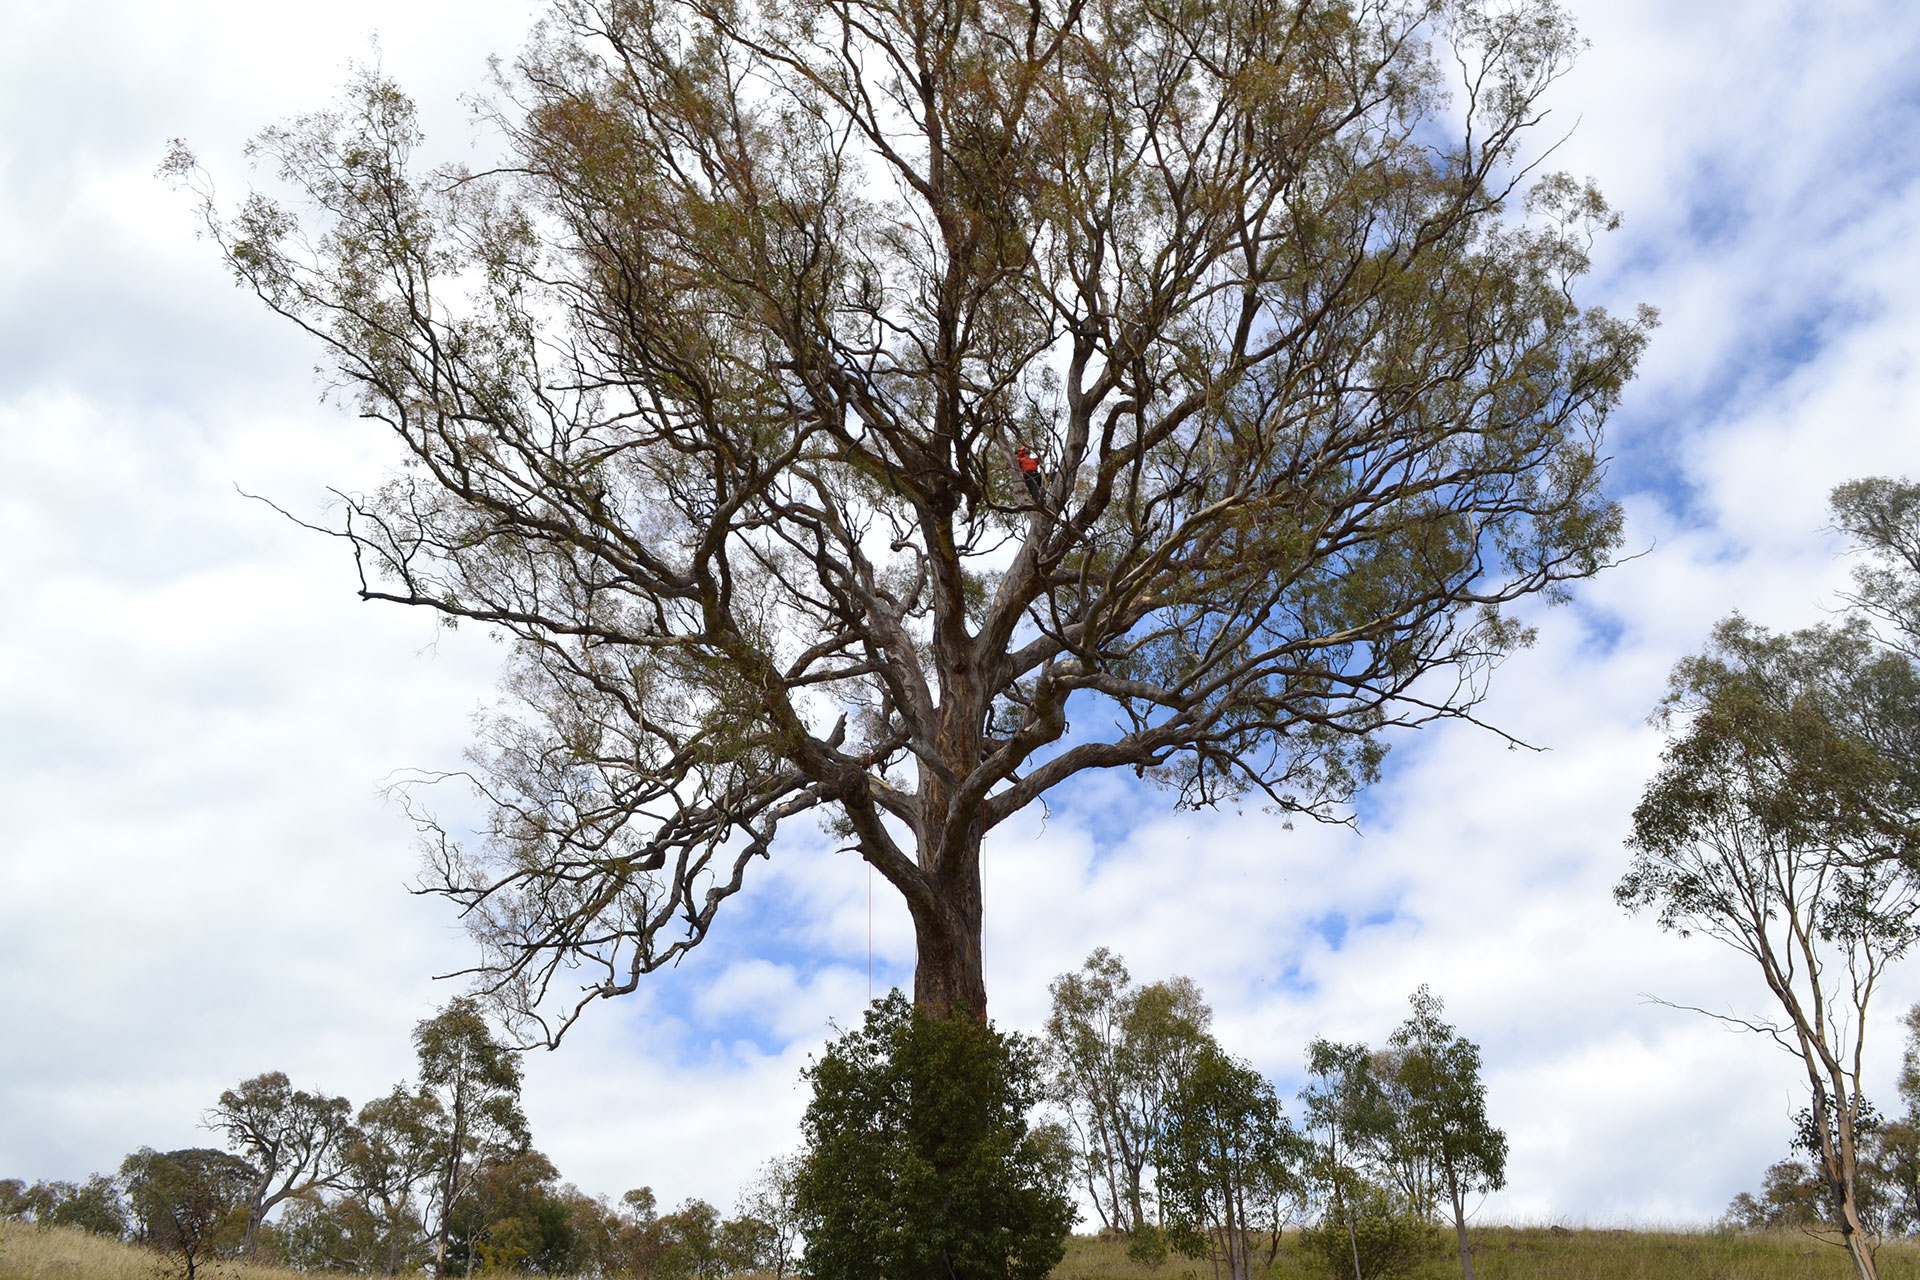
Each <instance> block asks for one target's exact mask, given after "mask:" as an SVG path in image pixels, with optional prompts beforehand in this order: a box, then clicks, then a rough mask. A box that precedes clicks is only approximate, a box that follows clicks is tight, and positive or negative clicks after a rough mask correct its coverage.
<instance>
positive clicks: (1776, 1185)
mask: <svg viewBox="0 0 1920 1280" xmlns="http://www.w3.org/2000/svg"><path fill="white" fill-rule="evenodd" d="M1723 1221H1724V1222H1725V1223H1726V1224H1727V1225H1728V1226H1730V1227H1735V1228H1738V1229H1740V1230H1743V1231H1764V1230H1772V1229H1779V1228H1785V1227H1794V1228H1805V1227H1832V1226H1833V1225H1834V1222H1833V1197H1832V1195H1831V1194H1830V1192H1829V1191H1828V1188H1827V1180H1826V1179H1825V1178H1823V1177H1821V1176H1820V1174H1819V1173H1817V1172H1815V1170H1814V1169H1813V1167H1812V1166H1811V1165H1809V1164H1808V1163H1807V1162H1806V1161H1805V1160H1804V1159H1788V1160H1781V1161H1779V1162H1778V1163H1776V1164H1773V1165H1770V1166H1769V1167H1768V1169H1767V1171H1766V1174H1765V1175H1764V1176H1763V1177H1762V1179H1761V1185H1760V1194H1759V1195H1758V1196H1755V1195H1754V1194H1753V1193H1752V1192H1748V1191H1742V1192H1741V1193H1740V1194H1738V1195H1736V1196H1735V1197H1734V1198H1733V1202H1732V1203H1731V1204H1729V1205H1728V1206H1727V1214H1726V1217H1725V1218H1724V1219H1723Z"/></svg>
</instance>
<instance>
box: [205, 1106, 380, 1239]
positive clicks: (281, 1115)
mask: <svg viewBox="0 0 1920 1280" xmlns="http://www.w3.org/2000/svg"><path fill="white" fill-rule="evenodd" d="M352 1117H353V1106H352V1104H351V1103H349V1102H348V1101H347V1100H346V1099H345V1098H329V1097H327V1096H325V1095H324V1094H319V1093H308V1092H306V1091H305V1090H304V1089H295V1088H294V1087H293V1085H292V1083H291V1082H290V1081H289V1080H288V1079H287V1077H286V1074H285V1073H284V1072H280V1071H269V1072H267V1073H266V1074H264V1075H258V1076H255V1077H253V1078H252V1079H251V1080H243V1081H242V1082H241V1083H240V1085H239V1086H238V1087H237V1088H233V1089H227V1090H224V1091H223V1092H222V1093H221V1094H220V1101H219V1104H218V1105H216V1106H215V1107H214V1108H213V1109H212V1110H211V1111H209V1112H208V1113H207V1117H206V1124H207V1127H208V1128H210V1129H214V1130H217V1131H219V1132H220V1133H223V1134H225V1135H226V1139H227V1147H228V1149H230V1150H231V1151H233V1152H234V1153H235V1154H236V1155H238V1156H240V1157H241V1158H242V1159H243V1160H245V1161H246V1162H247V1163H248V1164H250V1165H252V1166H253V1168H254V1169H255V1170H256V1172H257V1173H258V1175H259V1176H258V1178H257V1180H256V1181H255V1183H254V1185H253V1188H252V1190H251V1191H250V1192H249V1193H248V1198H247V1199H248V1203H247V1231H246V1241H245V1248H246V1251H247V1252H248V1253H250V1254H252V1253H257V1252H258V1243H259V1234H260V1224H261V1223H262V1222H265V1221H266V1218H267V1215H268V1214H269V1213H271V1212H273V1210H274V1208H275V1207H276V1206H277V1205H279V1204H280V1203H281V1202H282V1201H284V1200H286V1199H288V1198H289V1197H292V1196H297V1195H301V1194H304V1193H306V1192H310V1191H313V1190H315V1189H316V1188H319V1187H322V1186H327V1185H329V1184H331V1183H332V1182H333V1181H334V1178H335V1176H336V1174H337V1173H338V1162H339V1157H340V1149H341V1147H342V1146H343V1145H344V1143H345V1141H346V1138H347V1135H348V1132H349V1130H350V1129H351V1128H352Z"/></svg>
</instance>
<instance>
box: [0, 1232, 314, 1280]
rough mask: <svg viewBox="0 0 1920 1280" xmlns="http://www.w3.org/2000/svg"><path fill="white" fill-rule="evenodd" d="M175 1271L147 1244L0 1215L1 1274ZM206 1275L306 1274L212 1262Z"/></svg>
mask: <svg viewBox="0 0 1920 1280" xmlns="http://www.w3.org/2000/svg"><path fill="white" fill-rule="evenodd" d="M176 1273H177V1268H175V1267H173V1266H171V1265H170V1264H169V1261H168V1259H166V1258H163V1257H162V1256H160V1255H159V1254H157V1253H155V1252H153V1251H152V1250H151V1249H141V1248H138V1247H136V1246H134V1245H130V1244H122V1243H120V1242H119V1241H118V1240H108V1239H106V1238H104V1237H102V1236H90V1235H88V1234H87V1233H86V1232H84V1231H78V1230H75V1229H74V1228H72V1227H48V1228H47V1229H46V1230H44V1231H42V1230H40V1229H38V1228H36V1227H32V1226H28V1225H27V1224H26V1223H23V1222H4V1221H0V1280H163V1278H164V1277H171V1276H174V1275H175V1274H176ZM199 1275H200V1276H203V1277H205V1278H206V1280H310V1278H309V1277H303V1276H301V1275H300V1273H299V1272H297V1271H287V1270H285V1269H283V1268H280V1267H256V1266H250V1265H247V1264H244V1263H238V1262H216V1263H212V1264H207V1265H203V1266H201V1267H200V1268H199Z"/></svg>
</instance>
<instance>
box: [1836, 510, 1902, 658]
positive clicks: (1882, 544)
mask: <svg viewBox="0 0 1920 1280" xmlns="http://www.w3.org/2000/svg"><path fill="white" fill-rule="evenodd" d="M1829 502H1830V503H1831V505H1832V507H1833V515H1834V523H1835V524H1836V525H1837V526H1838V527H1839V528H1840V529H1841V530H1842V531H1843V532H1845V533H1846V534H1848V535H1849V536H1851V537H1852V538H1853V540H1854V544H1855V546H1856V548H1857V549H1858V550H1860V551H1863V552H1865V559H1864V560H1863V561H1862V563H1861V564H1860V565H1858V566H1857V567H1856V568H1855V569H1854V575H1853V584H1854V592H1853V594H1852V595H1851V596H1849V597H1848V602H1849V603H1850V604H1852V605H1853V606H1854V607H1856V608H1858V609H1860V610H1861V611H1862V612H1864V613H1866V614H1867V615H1868V616H1870V617H1872V618H1875V619H1877V620H1878V621H1880V622H1882V623H1885V624H1887V625H1888V626H1891V627H1892V628H1893V630H1892V632H1891V633H1887V632H1883V633H1882V637H1883V639H1885V640H1886V641H1887V642H1888V643H1889V644H1891V645H1892V646H1893V647H1895V648H1898V649H1899V650H1900V651H1901V652H1903V653H1905V654H1906V655H1907V656H1908V657H1910V658H1920V485H1916V484H1913V483H1911V482H1909V481H1907V480H1906V479H1904V478H1903V479H1899V480H1894V479H1891V478H1889V477H1886V476H1869V477H1867V478H1865V479H1861V480H1849V481H1848V482H1847V483H1845V484H1843V485H1838V486H1836V487H1835V488H1834V490H1833V493H1832V495H1831V496H1830V498H1829Z"/></svg>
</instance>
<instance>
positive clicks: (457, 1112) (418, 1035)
mask: <svg viewBox="0 0 1920 1280" xmlns="http://www.w3.org/2000/svg"><path fill="white" fill-rule="evenodd" d="M413 1045H414V1052H415V1054H416V1056H417V1057H418V1059H419V1063H420V1093H421V1095H422V1096H423V1097H425V1098H428V1099H431V1100H432V1101H431V1104H430V1105H428V1104H424V1103H423V1104H421V1105H420V1106H419V1107H418V1108H417V1109H416V1110H415V1111H414V1112H413V1113H412V1114H411V1115H410V1116H409V1117H407V1123H409V1124H411V1123H415V1122H425V1123H430V1124H433V1125H434V1129H433V1131H432V1134H431V1137H430V1139H429V1145H428V1147H427V1148H426V1149H427V1150H428V1151H430V1152H431V1153H432V1157H433V1161H434V1167H433V1169H432V1181H433V1192H434V1194H433V1200H434V1203H435V1207H436V1208H437V1210H438V1213H439V1223H438V1228H437V1231H436V1243H435V1250H434V1259H435V1269H436V1270H437V1271H439V1272H440V1273H441V1274H443V1275H444V1274H445V1273H446V1269H447V1266H448V1261H449V1249H450V1246H451V1242H452V1230H453V1222H454V1218H455V1215H456V1214H458V1213H460V1212H461V1211H462V1209H463V1205H462V1201H464V1200H465V1199H466V1198H467V1197H468V1196H469V1195H470V1194H471V1193H472V1191H473V1188H474V1185H475V1180H476V1178H477V1176H478V1174H479V1172H480V1171H481V1170H482V1169H484V1168H488V1167H491V1165H492V1164H493V1163H495V1162H498V1161H500V1160H502V1159H504V1158H506V1157H508V1156H511V1155H514V1154H517V1153H519V1152H523V1151H525V1150H526V1148H527V1144H528V1142H529V1141H530V1138H529V1136H528V1132H527V1118H526V1115H525V1114H524V1113H523V1112H522V1111H521V1110H520V1059H519V1058H518V1057H517V1056H516V1055H515V1054H514V1053H513V1052H512V1050H510V1049H509V1048H508V1047H507V1046H506V1045H504V1044H502V1043H501V1042H500V1041H498V1040H496V1039H494V1036H493V1031H492V1029H491V1028H490V1027H488V1025H487V1021H486V1019H485V1017H483V1016H482V1015H481V1012H480V1006H479V1004H478V1003H477V1002H476V1001H474V1000H473V999H472V998H470V997H465V996H463V997H460V998H458V999H455V1000H453V1001H450V1002H449V1003H448V1005H447V1007H446V1008H445V1009H443V1010H441V1011H440V1012H439V1013H438V1014H436V1015H434V1016H433V1017H431V1018H428V1019H426V1020H424V1021H422V1022H421V1023H420V1024H419V1025H418V1026H416V1027H415V1028H414V1029H413ZM527 1232H528V1234H526V1235H525V1237H524V1239H523V1241H522V1242H523V1243H531V1242H532V1241H533V1240H534V1239H535V1237H540V1232H539V1230H538V1229H536V1228H533V1227H528V1228H527ZM540 1238H541V1239H544V1237H540ZM515 1247H518V1245H516V1246H515Z"/></svg>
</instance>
